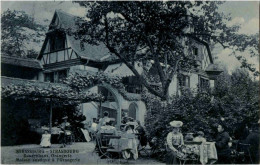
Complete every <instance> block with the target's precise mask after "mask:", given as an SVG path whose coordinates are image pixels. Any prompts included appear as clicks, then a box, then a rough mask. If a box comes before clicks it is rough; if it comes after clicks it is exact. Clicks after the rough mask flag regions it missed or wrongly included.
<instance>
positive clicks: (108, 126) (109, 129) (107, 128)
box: [98, 120, 117, 135]
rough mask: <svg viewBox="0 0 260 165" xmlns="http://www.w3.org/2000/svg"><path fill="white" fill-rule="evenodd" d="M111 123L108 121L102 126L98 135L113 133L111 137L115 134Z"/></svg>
mask: <svg viewBox="0 0 260 165" xmlns="http://www.w3.org/2000/svg"><path fill="white" fill-rule="evenodd" d="M112 124H113V121H111V120H109V121H108V122H106V123H105V125H104V126H101V128H100V130H99V131H98V133H99V134H100V133H113V135H116V134H117V130H116V128H115V127H114V126H112Z"/></svg>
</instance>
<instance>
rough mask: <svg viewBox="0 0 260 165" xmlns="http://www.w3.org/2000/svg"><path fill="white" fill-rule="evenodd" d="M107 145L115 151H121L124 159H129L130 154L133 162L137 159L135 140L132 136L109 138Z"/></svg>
mask: <svg viewBox="0 0 260 165" xmlns="http://www.w3.org/2000/svg"><path fill="white" fill-rule="evenodd" d="M131 135H132V136H131ZM109 145H110V146H112V147H113V148H115V149H116V150H118V151H121V152H122V155H123V157H124V158H125V159H128V158H130V153H132V154H133V158H134V159H135V160H136V159H137V158H138V151H137V139H136V138H135V135H134V134H130V135H121V137H120V138H113V137H111V138H110V141H109Z"/></svg>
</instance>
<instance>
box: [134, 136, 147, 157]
mask: <svg viewBox="0 0 260 165" xmlns="http://www.w3.org/2000/svg"><path fill="white" fill-rule="evenodd" d="M136 135H137V136H138V140H139V144H138V148H137V149H138V154H139V155H142V154H141V152H142V151H143V153H145V154H146V156H148V157H150V152H148V150H147V149H146V145H147V138H146V137H142V136H141V135H140V134H136ZM142 138H146V145H143V146H142V144H141V141H142V140H143V139H142Z"/></svg>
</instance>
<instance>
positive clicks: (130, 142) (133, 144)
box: [40, 112, 259, 164]
mask: <svg viewBox="0 0 260 165" xmlns="http://www.w3.org/2000/svg"><path fill="white" fill-rule="evenodd" d="M103 116H104V117H103V118H101V119H99V121H97V122H93V123H92V125H91V126H90V128H89V132H90V134H91V135H94V134H95V136H96V137H97V138H101V136H102V134H110V135H113V137H117V138H110V141H109V146H111V147H113V148H114V149H117V150H119V151H120V152H121V153H122V155H123V158H125V159H129V158H130V157H132V158H134V159H137V158H138V146H142V147H145V146H146V145H147V137H146V133H145V129H144V128H143V127H142V126H141V124H140V121H134V120H133V119H131V118H128V119H127V118H125V119H127V120H123V123H122V125H121V127H120V130H117V129H116V128H115V127H114V126H113V125H114V122H115V119H113V118H109V117H108V116H109V114H108V112H104V114H103ZM63 120H64V121H63V123H61V124H60V125H59V128H60V129H61V130H60V131H59V138H60V139H62V144H63V146H62V147H64V146H65V145H66V135H68V134H70V133H71V132H70V131H67V127H69V126H70V124H69V123H68V122H67V117H64V118H63ZM169 124H170V126H171V127H172V131H171V132H169V133H168V135H167V138H166V144H167V145H166V146H167V147H166V149H167V155H166V164H179V161H182V160H185V159H186V156H187V155H188V154H189V153H193V154H196V155H197V156H198V158H199V161H200V162H201V163H202V164H207V163H210V164H212V163H215V162H217V163H218V164H221V163H224V164H229V163H231V162H230V156H231V150H230V143H229V142H230V136H229V134H228V132H227V131H226V130H225V125H224V124H218V127H217V131H218V134H217V136H216V138H215V141H214V142H207V140H206V138H205V137H204V133H203V132H202V131H198V132H197V133H196V134H197V136H196V137H195V138H194V137H193V136H192V135H191V134H189V133H187V134H186V136H185V137H183V134H182V133H181V127H182V126H183V123H182V122H181V121H172V122H170V123H169ZM52 131H54V132H55V129H54V130H52ZM57 131H58V130H57ZM50 137H51V134H49V133H48V131H47V130H45V133H44V134H43V135H42V139H41V144H40V145H41V146H42V147H49V146H50V145H51V142H50ZM92 137H93V136H92ZM89 139H90V138H89ZM87 141H88V140H87ZM191 142H193V143H191ZM258 144H259V143H258ZM96 147H98V146H96Z"/></svg>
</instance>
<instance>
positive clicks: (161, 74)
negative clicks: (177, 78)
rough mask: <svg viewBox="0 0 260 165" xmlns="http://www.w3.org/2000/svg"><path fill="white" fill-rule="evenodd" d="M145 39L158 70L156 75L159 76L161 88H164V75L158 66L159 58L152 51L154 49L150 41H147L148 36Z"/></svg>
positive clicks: (159, 65)
mask: <svg viewBox="0 0 260 165" xmlns="http://www.w3.org/2000/svg"><path fill="white" fill-rule="evenodd" d="M146 39H147V42H148V45H149V47H150V49H151V51H152V54H153V59H154V62H155V66H156V67H157V69H158V74H159V77H160V80H161V83H162V87H163V86H164V81H165V74H164V72H163V69H162V66H161V64H160V61H159V58H158V56H157V54H156V53H155V51H154V48H153V45H152V42H151V40H150V39H149V37H148V36H147V37H146Z"/></svg>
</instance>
